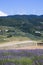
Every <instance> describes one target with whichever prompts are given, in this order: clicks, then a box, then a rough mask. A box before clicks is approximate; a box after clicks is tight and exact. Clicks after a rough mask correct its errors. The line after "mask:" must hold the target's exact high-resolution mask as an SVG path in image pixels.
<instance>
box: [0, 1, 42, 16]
mask: <svg viewBox="0 0 43 65" xmlns="http://www.w3.org/2000/svg"><path fill="white" fill-rule="evenodd" d="M0 11H2V12H4V13H7V14H8V15H15V14H37V15H41V14H43V0H0Z"/></svg>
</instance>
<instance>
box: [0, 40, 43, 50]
mask: <svg viewBox="0 0 43 65" xmlns="http://www.w3.org/2000/svg"><path fill="white" fill-rule="evenodd" d="M34 43H35V44H36V43H37V42H36V41H12V42H7V43H4V44H0V49H6V50H7V49H43V46H37V45H34V46H32V45H31V44H34ZM29 44H30V45H29Z"/></svg>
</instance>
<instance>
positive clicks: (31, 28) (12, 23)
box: [0, 15, 43, 36]
mask: <svg viewBox="0 0 43 65" xmlns="http://www.w3.org/2000/svg"><path fill="white" fill-rule="evenodd" d="M0 26H7V27H14V28H15V29H17V30H20V31H22V32H24V33H30V34H32V35H34V34H35V32H36V31H37V32H40V33H41V34H42V35H41V36H43V15H40V16H37V15H12V16H6V17H0ZM39 36H40V35H39Z"/></svg>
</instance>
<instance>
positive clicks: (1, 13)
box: [0, 11, 8, 16]
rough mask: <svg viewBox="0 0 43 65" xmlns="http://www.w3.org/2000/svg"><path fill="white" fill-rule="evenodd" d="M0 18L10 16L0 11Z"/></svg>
mask: <svg viewBox="0 0 43 65" xmlns="http://www.w3.org/2000/svg"><path fill="white" fill-rule="evenodd" d="M0 16H8V15H7V14H6V13H4V12H2V11H0Z"/></svg>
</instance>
